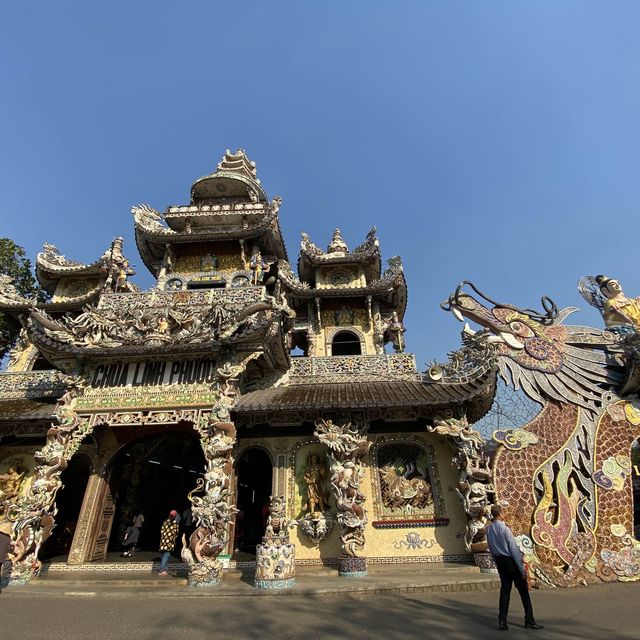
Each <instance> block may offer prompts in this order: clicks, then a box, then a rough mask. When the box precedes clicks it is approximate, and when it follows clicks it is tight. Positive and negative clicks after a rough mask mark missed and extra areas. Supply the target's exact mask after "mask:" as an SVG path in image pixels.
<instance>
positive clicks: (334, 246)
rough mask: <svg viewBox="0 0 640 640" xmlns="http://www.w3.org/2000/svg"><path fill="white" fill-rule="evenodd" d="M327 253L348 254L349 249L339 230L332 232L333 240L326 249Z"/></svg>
mask: <svg viewBox="0 0 640 640" xmlns="http://www.w3.org/2000/svg"><path fill="white" fill-rule="evenodd" d="M327 253H349V247H347V243H346V242H345V241H344V239H343V237H342V233H341V232H340V229H337V228H336V229H334V230H333V238H332V239H331V242H330V243H329V246H328V247H327Z"/></svg>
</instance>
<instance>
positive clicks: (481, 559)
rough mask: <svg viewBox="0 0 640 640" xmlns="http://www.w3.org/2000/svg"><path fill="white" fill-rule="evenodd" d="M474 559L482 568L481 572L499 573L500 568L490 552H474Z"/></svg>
mask: <svg viewBox="0 0 640 640" xmlns="http://www.w3.org/2000/svg"><path fill="white" fill-rule="evenodd" d="M473 561H474V562H475V563H476V566H477V567H478V568H479V569H480V573H498V568H497V567H496V563H495V562H494V561H493V556H492V555H491V554H490V553H488V552H481V553H474V554H473Z"/></svg>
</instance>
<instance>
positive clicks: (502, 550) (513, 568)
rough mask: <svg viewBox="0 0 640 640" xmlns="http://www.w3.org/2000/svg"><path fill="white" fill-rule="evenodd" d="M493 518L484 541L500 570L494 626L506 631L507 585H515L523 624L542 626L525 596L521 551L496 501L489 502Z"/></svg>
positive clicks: (529, 599) (509, 592)
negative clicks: (496, 615) (496, 622)
mask: <svg viewBox="0 0 640 640" xmlns="http://www.w3.org/2000/svg"><path fill="white" fill-rule="evenodd" d="M491 517H492V518H493V522H492V523H491V524H490V525H489V527H488V529H487V542H488V543H489V551H491V555H492V556H493V559H494V560H495V563H496V567H498V573H499V574H500V611H499V614H498V628H499V629H501V630H502V631H506V630H507V629H508V628H509V626H508V625H507V614H508V613H509V600H510V598H511V586H512V585H513V584H515V585H516V589H517V590H518V593H519V594H520V599H521V600H522V606H523V607H524V626H525V628H526V629H542V628H543V626H542V625H541V624H537V623H536V621H535V618H534V617H533V607H532V606H531V598H530V597H529V588H528V586H527V572H526V570H525V568H524V562H523V561H522V553H521V552H520V549H519V548H518V544H517V543H516V540H515V538H514V537H513V533H512V532H511V529H509V527H508V526H507V525H506V523H505V521H504V518H503V517H502V508H501V507H499V506H498V505H497V504H494V505H492V506H491Z"/></svg>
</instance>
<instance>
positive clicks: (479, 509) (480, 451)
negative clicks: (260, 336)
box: [427, 410, 497, 573]
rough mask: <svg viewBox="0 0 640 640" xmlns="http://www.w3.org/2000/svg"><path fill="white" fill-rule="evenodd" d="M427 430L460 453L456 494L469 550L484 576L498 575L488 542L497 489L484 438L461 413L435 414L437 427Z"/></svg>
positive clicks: (434, 421)
mask: <svg viewBox="0 0 640 640" xmlns="http://www.w3.org/2000/svg"><path fill="white" fill-rule="evenodd" d="M427 429H428V430H429V431H430V432H432V433H437V434H438V435H441V436H445V437H446V438H447V439H448V440H449V442H450V443H451V444H452V445H453V447H454V449H455V452H456V454H455V456H454V458H453V460H452V462H453V464H454V465H455V466H456V467H457V468H458V471H459V473H460V477H459V480H458V486H457V488H456V491H457V493H458V496H459V497H460V500H461V501H462V508H463V509H464V512H465V513H466V515H467V529H466V532H465V536H464V542H465V547H466V549H467V551H469V552H471V553H473V558H474V560H475V563H476V565H477V566H478V567H479V568H480V571H481V573H497V569H496V567H495V563H494V562H493V558H492V557H491V554H490V553H489V546H488V544H487V541H486V530H487V525H488V524H489V521H488V515H489V509H490V507H491V505H492V504H493V502H494V501H495V488H494V485H493V471H492V470H491V466H490V460H489V456H487V454H486V453H485V452H484V442H483V440H482V436H481V435H480V434H479V433H478V432H477V431H475V430H473V429H472V428H471V427H470V426H469V423H468V422H467V418H466V416H465V415H464V414H463V413H462V411H461V410H459V411H458V414H457V415H455V414H454V412H453V411H450V412H448V413H447V414H445V415H435V416H434V418H433V426H428V427H427Z"/></svg>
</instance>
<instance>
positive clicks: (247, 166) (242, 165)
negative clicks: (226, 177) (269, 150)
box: [216, 149, 260, 183]
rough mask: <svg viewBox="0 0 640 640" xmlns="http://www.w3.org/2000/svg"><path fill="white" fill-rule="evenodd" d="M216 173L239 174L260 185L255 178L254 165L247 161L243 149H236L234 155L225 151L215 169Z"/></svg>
mask: <svg viewBox="0 0 640 640" xmlns="http://www.w3.org/2000/svg"><path fill="white" fill-rule="evenodd" d="M217 171H229V172H232V173H241V174H242V175H245V176H246V177H247V178H251V179H252V180H255V181H256V182H258V183H260V180H258V178H257V170H256V163H255V162H253V161H252V160H249V158H248V157H247V154H246V153H245V151H244V149H238V150H237V151H236V152H235V153H231V151H230V150H229V149H227V150H226V151H225V154H224V157H223V158H222V160H220V162H218V165H217V167H216V172H217Z"/></svg>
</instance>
